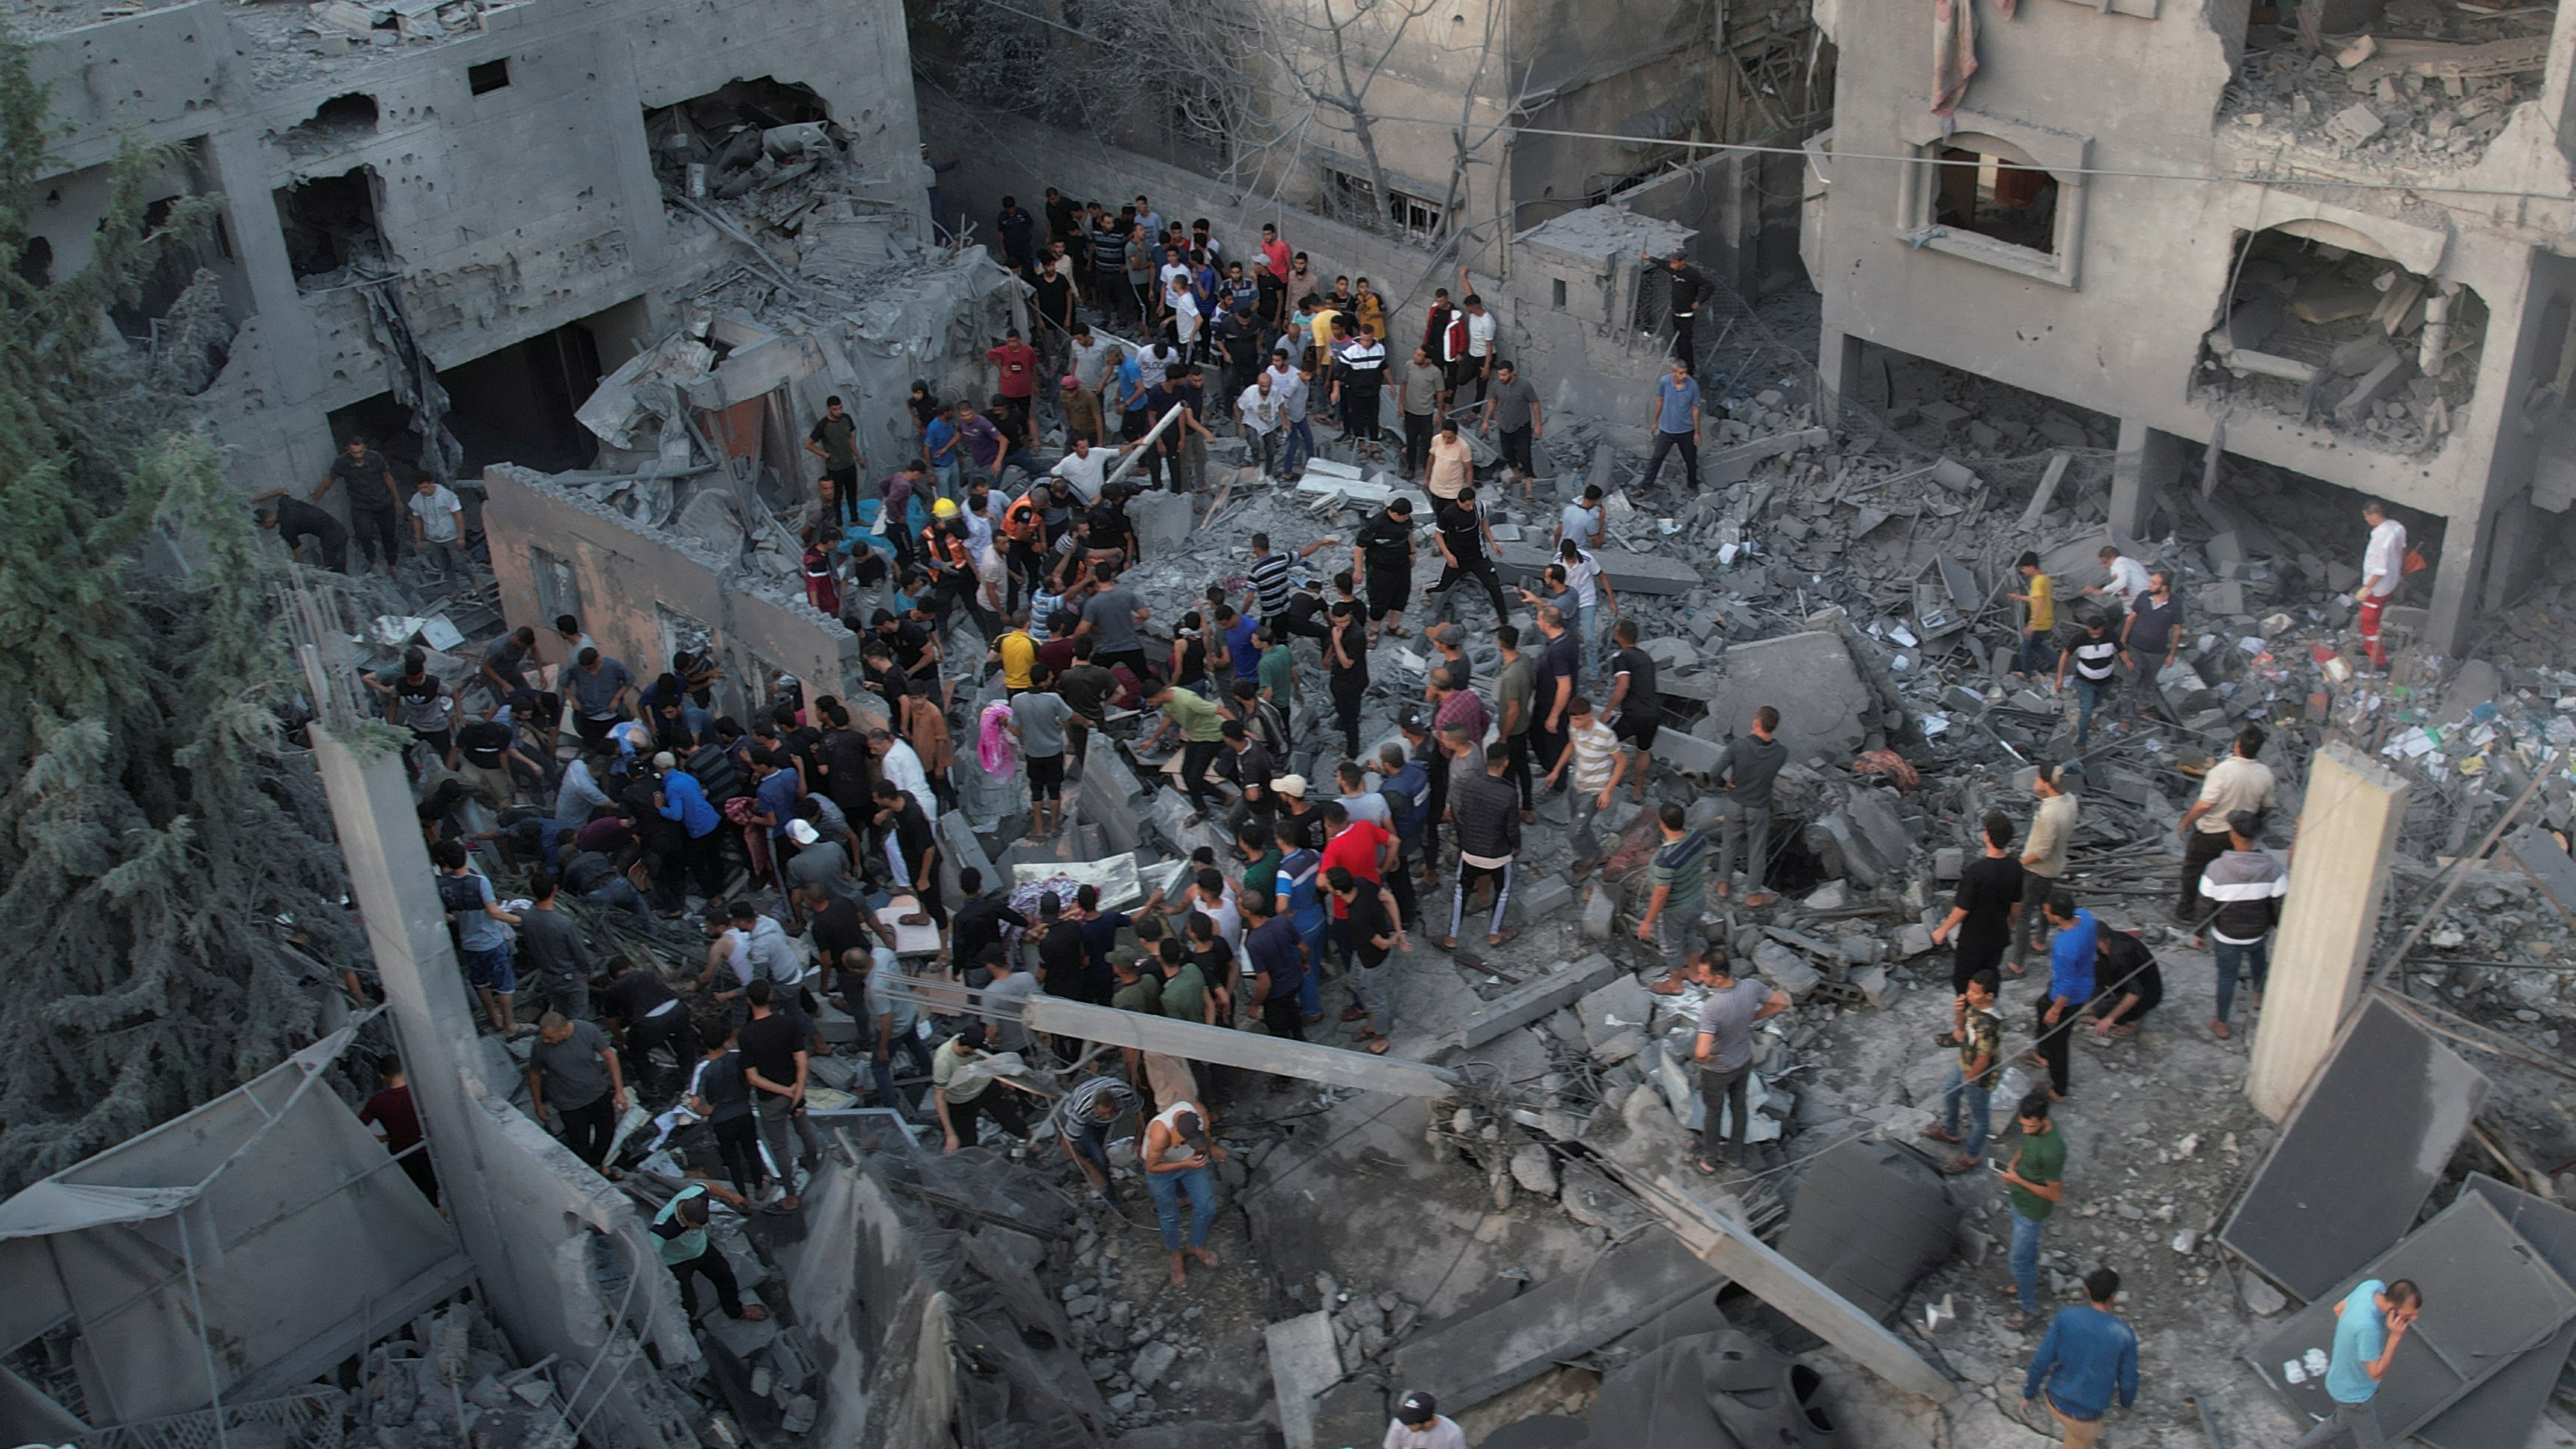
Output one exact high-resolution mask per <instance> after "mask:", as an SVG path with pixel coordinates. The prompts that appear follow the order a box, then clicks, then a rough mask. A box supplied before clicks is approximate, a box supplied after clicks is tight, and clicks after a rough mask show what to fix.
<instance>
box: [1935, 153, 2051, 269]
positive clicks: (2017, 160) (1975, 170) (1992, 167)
mask: <svg viewBox="0 0 2576 1449" xmlns="http://www.w3.org/2000/svg"><path fill="white" fill-rule="evenodd" d="M1933 155H1934V158H1935V159H1936V160H1937V161H1939V162H1940V164H1939V165H1938V166H1937V167H1936V168H1934V169H1935V171H1936V173H1937V175H1938V184H1937V185H1935V186H1933V187H1930V188H1927V192H1928V195H1929V198H1930V200H1931V203H1932V214H1931V215H1930V216H1929V217H1927V218H1925V220H1926V221H1928V222H1929V223H1930V224H1932V225H1934V226H1939V227H1946V228H1948V229H1950V230H1952V231H1964V232H1973V233H1975V234H1976V235H1978V236H1983V237H1991V238H1993V239H1994V240H1996V241H1999V242H2002V243H2004V244H2005V245H2007V246H2016V247H2021V248H2024V249H2026V250H2029V251H2034V252H2038V253H2040V254H2041V255H2043V256H2051V255H2055V253H2056V251H2057V178H2056V177H2055V176H2052V175H2050V174H2049V173H2048V172H2047V171H2045V170H2043V169H2041V168H2040V167H2039V166H2037V165H2035V164H2033V163H2032V161H2031V159H2030V157H2029V156H2028V155H2026V154H2024V153H2023V151H2022V149H2021V148H2020V147H2018V146H2015V145H2013V144H2012V143H2011V142H2009V141H1999V140H1996V139H1995V138H1994V137H1992V136H1980V135H1976V134H1974V133H1971V132H1962V133H1960V134H1959V135H1956V136H1953V137H1951V138H1950V140H1949V142H1948V143H1947V144H1945V145H1942V146H1939V147H1936V148H1934V149H1933Z"/></svg>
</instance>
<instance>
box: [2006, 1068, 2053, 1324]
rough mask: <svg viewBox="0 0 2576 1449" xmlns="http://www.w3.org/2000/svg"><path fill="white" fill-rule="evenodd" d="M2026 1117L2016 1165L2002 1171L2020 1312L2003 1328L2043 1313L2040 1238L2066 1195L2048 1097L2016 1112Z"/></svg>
mask: <svg viewBox="0 0 2576 1449" xmlns="http://www.w3.org/2000/svg"><path fill="white" fill-rule="evenodd" d="M2016 1115H2018V1116H2019V1117H2020V1119H2021V1146H2020V1147H2018V1148H2016V1149H2014V1151H2013V1159H2012V1161H2011V1162H2010V1163H2009V1164H2007V1165H2005V1166H2003V1167H2000V1168H1998V1169H1996V1171H1997V1173H1998V1175H2000V1176H2001V1177H2002V1178H2003V1180H2004V1186H2005V1187H2006V1188H2007V1189H2008V1190H2009V1191H2010V1192H2011V1195H2012V1225H2013V1235H2012V1273H2013V1291H2014V1293H2015V1295H2016V1296H2017V1297H2018V1298H2019V1299H2020V1301H2021V1311H2020V1312H2019V1313H2016V1314H2014V1315H2013V1316H2012V1317H2010V1318H2008V1319H2005V1320H2004V1326H2005V1327H2006V1328H2010V1329H2013V1330H2016V1331H2018V1330H2021V1329H2025V1328H2030V1327H2033V1326H2034V1325H2036V1324H2037V1323H2038V1322H2039V1319H2040V1313H2039V1234H2040V1230H2041V1229H2042V1228H2045V1227H2047V1226H2048V1215H2049V1214H2050V1213H2053V1212H2055V1211H2056V1210H2057V1205H2058V1203H2059V1202H2061V1201H2063V1200H2064V1199H2065V1197H2066V1182H2065V1178H2066V1139H2065V1138H2064V1137H2063V1136H2060V1135H2059V1134H2058V1131H2057V1124H2056V1123H2055V1122H2052V1121H2050V1120H2049V1116H2048V1093H2046V1092H2044V1091H2040V1092H2033V1093H2031V1094H2030V1095H2029V1096H2027V1097H2024V1098H2022V1099H2021V1106H2020V1107H2019V1108H2017V1109H2016Z"/></svg>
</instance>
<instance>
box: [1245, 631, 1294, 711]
mask: <svg viewBox="0 0 2576 1449" xmlns="http://www.w3.org/2000/svg"><path fill="white" fill-rule="evenodd" d="M1252 642H1253V643H1255V644H1258V645H1260V646H1261V666H1260V671H1259V677H1260V679H1261V697H1262V699H1264V700H1266V701H1268V702H1269V704H1270V705H1271V707H1272V708H1274V709H1276V710H1278V711H1279V716H1280V718H1282V719H1290V718H1294V717H1295V715H1296V712H1297V656H1296V655H1294V654H1291V653H1289V652H1288V646H1287V645H1286V644H1285V643H1283V642H1281V640H1280V638H1279V636H1278V635H1277V634H1275V633H1273V632H1271V628H1270V626H1269V625H1267V624H1264V625H1262V626H1261V627H1260V628H1258V629H1255V630H1253V631H1252Z"/></svg>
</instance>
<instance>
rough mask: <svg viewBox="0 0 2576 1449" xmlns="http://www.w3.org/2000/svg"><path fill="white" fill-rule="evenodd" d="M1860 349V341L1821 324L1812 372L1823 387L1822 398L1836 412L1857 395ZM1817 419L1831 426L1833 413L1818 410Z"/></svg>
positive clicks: (1830, 324)
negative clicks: (1833, 405) (1832, 406)
mask: <svg viewBox="0 0 2576 1449" xmlns="http://www.w3.org/2000/svg"><path fill="white" fill-rule="evenodd" d="M1860 349H1861V339H1859V338H1857V337H1854V336H1852V335H1851V334H1850V333H1848V332H1845V331H1843V330H1841V329H1840V328H1838V327H1836V326H1834V325H1833V324H1832V323H1830V322H1828V323H1826V324H1825V326H1824V329H1823V332H1822V335H1820V336H1819V337H1818V338H1817V340H1816V372H1817V375H1818V377H1819V379H1820V380H1821V382H1822V384H1823V386H1824V389H1825V396H1827V397H1828V398H1831V399H1832V400H1833V401H1834V403H1835V404H1836V405H1837V408H1838V407H1839V405H1840V404H1843V403H1848V402H1851V401H1853V400H1854V398H1855V397H1856V395H1857V390H1858V388H1859V386H1860ZM1818 416H1819V417H1821V418H1823V419H1824V420H1825V421H1827V422H1828V423H1831V422H1832V421H1834V419H1835V418H1836V416H1837V410H1835V409H1828V410H1821V411H1820V412H1819V413H1818Z"/></svg>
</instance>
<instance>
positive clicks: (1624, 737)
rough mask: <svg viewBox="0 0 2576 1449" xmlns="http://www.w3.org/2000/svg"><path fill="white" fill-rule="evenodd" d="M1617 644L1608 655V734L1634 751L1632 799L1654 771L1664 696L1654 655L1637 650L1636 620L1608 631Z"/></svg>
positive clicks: (1622, 622)
mask: <svg viewBox="0 0 2576 1449" xmlns="http://www.w3.org/2000/svg"><path fill="white" fill-rule="evenodd" d="M1612 637H1613V638H1616V639H1617V640H1618V641H1619V648H1618V651H1617V652H1616V653H1613V654H1612V655H1611V656H1610V711H1611V720H1610V732H1611V733H1612V734H1615V735H1617V736H1618V737H1619V742H1620V743H1621V744H1624V745H1627V746H1628V747H1629V748H1631V749H1633V750H1635V751H1636V752H1637V767H1636V768H1635V769H1633V770H1631V771H1629V772H1628V778H1629V779H1631V780H1634V781H1636V782H1637V784H1636V792H1635V798H1637V799H1639V800H1643V799H1645V798H1646V777H1647V776H1648V775H1651V774H1653V773H1654V770H1655V756H1654V753H1653V752H1654V748H1655V736H1656V734H1657V733H1658V732H1660V731H1661V730H1662V728H1663V723H1664V697H1663V695H1662V694H1661V693H1660V692H1659V691H1658V690H1657V689H1656V688H1655V656H1653V655H1652V654H1649V653H1647V652H1646V651H1645V650H1643V649H1640V648H1638V647H1637V621H1636V620H1634V619H1622V620H1620V621H1619V627H1618V628H1617V629H1615V630H1613V631H1612Z"/></svg>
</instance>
